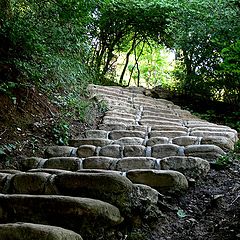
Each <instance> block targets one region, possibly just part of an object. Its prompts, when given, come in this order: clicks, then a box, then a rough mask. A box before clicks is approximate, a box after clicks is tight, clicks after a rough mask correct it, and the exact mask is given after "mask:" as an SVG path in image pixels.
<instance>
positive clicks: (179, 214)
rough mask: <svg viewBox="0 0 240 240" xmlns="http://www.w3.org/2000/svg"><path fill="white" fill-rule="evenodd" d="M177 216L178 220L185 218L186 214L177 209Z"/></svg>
mask: <svg viewBox="0 0 240 240" xmlns="http://www.w3.org/2000/svg"><path fill="white" fill-rule="evenodd" d="M177 215H178V217H179V218H185V217H186V216H187V214H186V213H185V212H184V211H183V210H182V209H179V210H178V211H177Z"/></svg>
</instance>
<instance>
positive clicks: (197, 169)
mask: <svg viewBox="0 0 240 240" xmlns="http://www.w3.org/2000/svg"><path fill="white" fill-rule="evenodd" d="M160 167H161V169H162V170H175V171H178V172H181V173H183V174H184V175H185V176H187V177H191V178H198V177H201V176H205V175H206V174H207V173H208V171H209V170H210V164H209V162H208V161H207V160H204V159H202V158H198V157H183V156H172V157H166V158H163V159H161V161H160Z"/></svg>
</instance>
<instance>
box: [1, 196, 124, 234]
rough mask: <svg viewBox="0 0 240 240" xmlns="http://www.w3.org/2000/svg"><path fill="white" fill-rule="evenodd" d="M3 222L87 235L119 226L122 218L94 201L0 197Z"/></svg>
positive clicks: (109, 208)
mask: <svg viewBox="0 0 240 240" xmlns="http://www.w3.org/2000/svg"><path fill="white" fill-rule="evenodd" d="M13 209H14V211H13ZM0 221H1V223H7V222H29V223H38V224H47V225H54V226H58V227H63V228H66V229H70V230H73V231H75V232H77V233H80V234H81V232H83V231H84V232H83V233H84V234H86V233H87V232H94V229H95V228H97V227H102V228H105V227H106V226H115V225H118V224H120V223H121V222H122V221H123V218H122V217H121V214H120V212H119V210H118V208H116V207H114V206H113V205H111V204H109V203H106V202H102V201H99V200H95V199H89V198H80V197H68V196H55V195H48V196H44V195H37V196H36V195H16V194H12V195H4V194H0ZM83 236H84V235H83Z"/></svg>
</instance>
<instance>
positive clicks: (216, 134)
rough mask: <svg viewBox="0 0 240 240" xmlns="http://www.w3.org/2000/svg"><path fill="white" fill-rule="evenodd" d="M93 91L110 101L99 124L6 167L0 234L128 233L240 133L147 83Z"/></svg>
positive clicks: (0, 187) (48, 238)
mask: <svg viewBox="0 0 240 240" xmlns="http://www.w3.org/2000/svg"><path fill="white" fill-rule="evenodd" d="M89 92H90V95H91V97H95V98H96V99H97V100H98V102H99V103H101V104H106V105H107V107H108V111H107V112H106V114H105V116H104V118H103V121H102V123H101V124H100V125H99V128H98V130H89V131H86V132H85V133H84V135H83V134H80V135H79V138H77V139H72V140H71V141H70V144H69V146H51V147H47V148H46V151H45V155H46V158H38V157H32V158H26V159H23V160H22V161H21V163H20V167H19V171H16V170H1V171H0V193H1V194H0V223H1V224H0V237H1V238H0V239H24V240H28V239H31V240H32V239H40V240H54V239H58V240H59V239H60V240H61V239H62V240H70V239H71V240H73V239H89V240H91V239H113V240H114V239H119V240H120V239H122V240H123V239H128V238H127V230H126V229H127V228H128V227H129V226H130V225H133V224H135V223H136V222H138V221H141V219H143V218H147V217H151V216H153V215H154V216H155V215H156V214H157V213H158V212H160V209H159V202H160V201H161V198H162V194H174V195H177V194H183V193H184V192H185V191H187V189H188V183H189V181H191V180H192V179H197V178H198V177H200V176H204V175H206V174H207V172H208V171H209V169H210V163H212V162H214V161H216V159H217V158H218V157H219V156H222V155H224V154H226V152H227V151H229V150H231V149H233V147H234V143H235V142H236V141H237V140H238V137H237V132H236V131H235V130H233V129H231V128H229V127H226V126H222V125H217V124H213V123H209V122H207V121H204V120H201V119H199V118H197V117H195V116H193V115H191V113H190V112H188V111H186V110H182V109H180V107H178V106H176V105H174V104H173V103H172V102H169V101H167V100H164V99H153V98H151V97H147V96H145V95H144V94H143V89H142V88H134V87H132V88H125V89H124V88H120V87H104V86H96V85H90V86H89Z"/></svg>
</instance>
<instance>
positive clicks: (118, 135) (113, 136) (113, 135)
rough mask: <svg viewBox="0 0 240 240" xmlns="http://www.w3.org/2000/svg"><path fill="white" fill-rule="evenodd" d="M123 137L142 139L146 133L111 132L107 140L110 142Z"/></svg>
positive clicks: (129, 131)
mask: <svg viewBox="0 0 240 240" xmlns="http://www.w3.org/2000/svg"><path fill="white" fill-rule="evenodd" d="M124 137H132V138H134V137H138V138H143V139H144V138H145V137H146V132H143V131H131V130H113V131H111V132H110V133H109V139H111V140H117V139H120V138H124Z"/></svg>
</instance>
